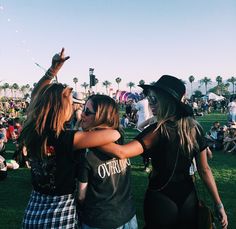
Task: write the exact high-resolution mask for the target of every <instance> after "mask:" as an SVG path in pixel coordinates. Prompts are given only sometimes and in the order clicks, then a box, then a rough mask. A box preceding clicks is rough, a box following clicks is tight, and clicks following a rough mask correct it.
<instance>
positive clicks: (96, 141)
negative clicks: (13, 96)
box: [0, 49, 228, 229]
mask: <svg viewBox="0 0 236 229" xmlns="http://www.w3.org/2000/svg"><path fill="white" fill-rule="evenodd" d="M68 59H69V56H65V55H64V49H62V50H61V52H60V53H59V54H56V55H55V56H53V58H52V64H51V67H50V68H49V69H48V71H47V72H46V74H45V75H44V76H43V77H42V78H41V79H40V80H39V82H38V83H37V84H36V86H35V88H34V90H33V91H32V95H31V102H30V104H29V106H28V107H27V113H26V120H25V122H24V125H23V128H19V129H20V134H19V136H18V135H17V134H16V133H15V128H16V126H15V124H14V123H11V122H9V126H10V125H13V128H9V126H8V128H7V129H12V130H13V129H14V131H13V132H14V133H15V134H16V136H14V134H13V135H12V136H13V137H12V140H13V141H16V145H19V148H18V150H19V151H21V152H23V154H22V155H23V156H24V161H25V164H26V166H28V167H29V168H30V170H31V181H32V188H33V189H32V193H31V196H30V199H29V202H28V205H27V207H26V210H25V214H24V218H23V224H22V227H23V228H82V229H96V228H100V229H102V228H104V229H105V228H117V229H137V228H138V224H137V219H136V210H135V202H134V199H133V196H132V190H131V183H130V173H131V162H130V159H129V158H131V157H134V156H137V155H142V156H143V158H144V159H145V160H146V161H147V159H148V162H150V163H151V164H152V171H151V173H150V176H149V184H148V187H147V190H146V193H145V195H144V196H145V197H144V220H145V226H144V228H145V229H154V228H155V229H156V228H166V229H168V228H182V229H184V228H191V229H194V228H197V226H198V225H197V216H198V208H197V207H198V197H197V194H196V190H195V186H194V180H193V179H192V176H191V174H190V172H189V171H190V168H191V165H192V163H193V161H194V160H195V161H196V166H197V171H198V173H199V175H200V177H201V179H202V180H203V181H204V183H205V185H206V187H207V188H208V190H209V193H210V194H211V197H212V199H213V201H214V203H215V208H216V211H217V216H218V217H219V221H220V223H221V226H222V228H225V229H226V228H227V225H228V220H227V215H226V212H225V209H224V206H223V203H222V201H221V198H220V196H219V193H218V190H217V186H216V183H215V180H214V177H213V175H212V173H211V169H210V167H209V165H208V162H207V152H208V147H209V145H208V141H207V140H206V136H205V134H204V132H203V129H202V127H201V126H200V124H199V123H198V122H197V120H196V119H195V118H194V113H193V109H192V107H191V106H189V105H188V104H187V103H186V102H185V98H184V95H185V92H186V89H185V86H184V84H183V82H182V81H181V80H179V79H177V78H176V77H173V76H169V75H164V76H162V77H161V78H160V79H159V80H158V81H157V82H156V83H155V84H153V85H140V86H141V87H142V89H143V94H142V95H141V98H140V101H138V102H137V103H132V102H131V101H130V102H128V104H127V106H126V110H125V114H124V115H123V117H122V118H121V120H120V118H119V108H118V104H117V103H116V102H115V101H114V100H113V99H112V98H110V97H109V96H106V95H92V96H90V97H89V98H87V100H86V101H84V100H83V99H82V98H80V97H79V95H78V93H77V94H76V93H73V92H72V88H70V87H68V86H66V85H63V84H61V83H55V82H54V83H52V81H53V79H54V77H55V76H56V75H57V73H58V72H59V70H60V69H61V67H62V66H63V64H64V63H65V62H66V61H67V60H68ZM128 105H129V106H128ZM14 121H16V120H15V119H14ZM130 122H131V123H133V124H134V126H135V127H136V128H138V130H139V131H140V134H139V135H138V136H137V137H136V138H135V139H134V140H133V141H131V142H129V143H126V144H124V141H123V131H122V128H121V127H124V128H126V127H128V126H130ZM4 136H5V135H4ZM212 136H214V134H212V135H210V137H212ZM0 137H1V135H0ZM2 138H3V139H5V137H2ZM3 142H4V140H3ZM213 146H214V143H213V144H212V147H213ZM16 155H19V153H16ZM149 159H150V160H149ZM26 162H27V163H26ZM77 186H78V187H77Z"/></svg>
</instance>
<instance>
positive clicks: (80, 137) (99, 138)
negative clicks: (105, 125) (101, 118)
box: [73, 129, 120, 149]
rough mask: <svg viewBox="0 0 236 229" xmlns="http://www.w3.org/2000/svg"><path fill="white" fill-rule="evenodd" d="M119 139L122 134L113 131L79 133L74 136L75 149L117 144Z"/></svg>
mask: <svg viewBox="0 0 236 229" xmlns="http://www.w3.org/2000/svg"><path fill="white" fill-rule="evenodd" d="M119 138H120V133H119V132H118V131H117V130H112V129H103V130H94V131H77V132H76V133H75V136H74V144H73V145H74V149H84V148H93V147H97V146H102V145H105V144H108V143H110V142H115V141H117V140H118V139H119Z"/></svg>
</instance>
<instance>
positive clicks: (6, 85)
mask: <svg viewBox="0 0 236 229" xmlns="http://www.w3.org/2000/svg"><path fill="white" fill-rule="evenodd" d="M9 87H10V85H9V84H8V83H4V84H3V86H2V89H3V91H4V96H5V97H6V96H7V89H8V88H9Z"/></svg>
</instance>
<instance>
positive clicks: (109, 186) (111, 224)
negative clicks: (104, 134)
mask: <svg viewBox="0 0 236 229" xmlns="http://www.w3.org/2000/svg"><path fill="white" fill-rule="evenodd" d="M119 125H120V119H119V111H118V106H117V104H116V102H115V100H114V99H112V98H111V97H109V96H106V95H92V96H90V97H89V98H88V100H87V102H86V104H85V107H84V110H83V112H82V115H81V127H82V128H83V130H85V131H90V132H93V131H94V130H96V129H114V130H119ZM118 143H119V144H122V143H123V139H122V138H121V139H119V141H118ZM130 173H131V163H130V160H129V159H117V158H114V157H112V156H110V155H107V154H106V153H103V152H101V151H99V150H98V149H94V148H93V149H89V150H88V151H87V152H86V153H85V154H83V159H82V162H81V164H80V166H79V175H78V177H79V178H78V179H79V203H80V205H81V209H82V211H81V221H82V229H84V228H86V229H88V228H91V229H92V228H100V229H103V228H114V229H115V228H129V229H137V228H138V225H137V220H136V215H135V212H136V209H135V206H134V201H133V197H132V194H131V184H130Z"/></svg>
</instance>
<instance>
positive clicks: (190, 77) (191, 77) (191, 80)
mask: <svg viewBox="0 0 236 229" xmlns="http://www.w3.org/2000/svg"><path fill="white" fill-rule="evenodd" d="M194 80H195V78H194V76H189V77H188V81H189V82H190V84H191V96H192V95H193V81H194Z"/></svg>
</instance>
